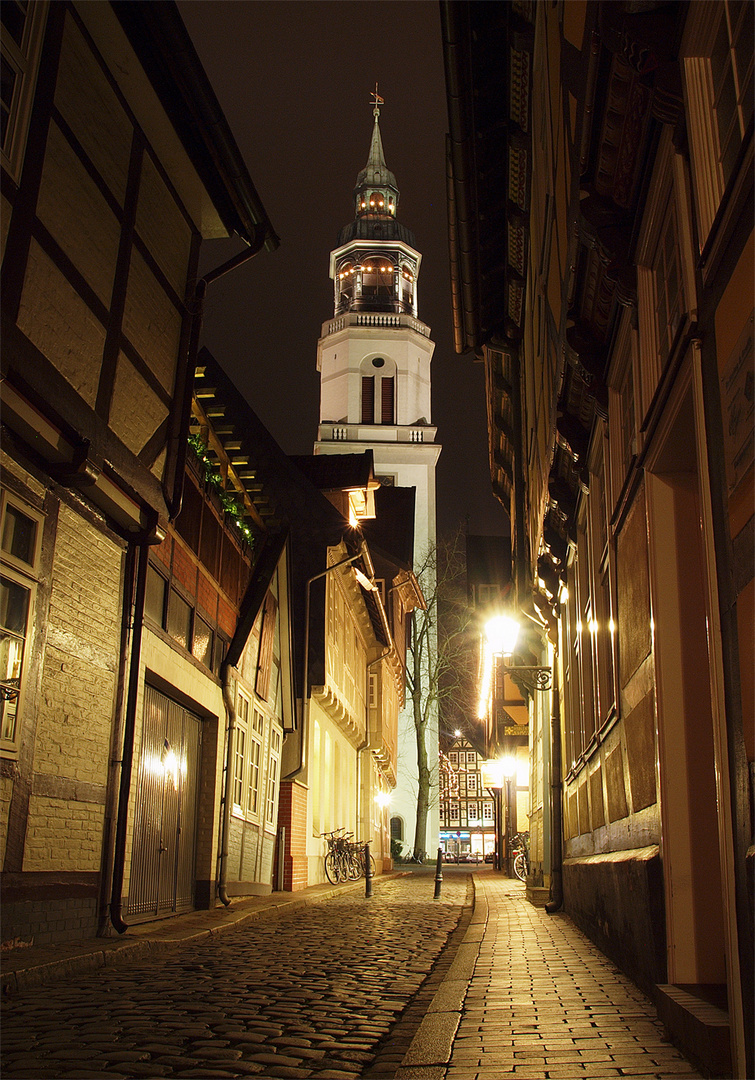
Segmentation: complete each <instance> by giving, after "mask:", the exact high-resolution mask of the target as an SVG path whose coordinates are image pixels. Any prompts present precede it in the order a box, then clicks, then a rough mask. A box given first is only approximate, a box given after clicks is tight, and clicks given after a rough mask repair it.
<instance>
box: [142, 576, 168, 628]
mask: <svg viewBox="0 0 755 1080" xmlns="http://www.w3.org/2000/svg"><path fill="white" fill-rule="evenodd" d="M167 591H168V583H167V582H166V580H165V578H164V577H163V576H162V574H158V572H157V570H155V568H154V566H148V567H147V591H146V594H145V598H144V614H145V615H147V616H148V617H149V618H150V619H152V621H153V622H156V623H157V625H158V626H163V625H164V619H165V596H166V593H167Z"/></svg>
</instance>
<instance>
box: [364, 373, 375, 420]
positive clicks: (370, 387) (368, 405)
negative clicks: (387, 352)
mask: <svg viewBox="0 0 755 1080" xmlns="http://www.w3.org/2000/svg"><path fill="white" fill-rule="evenodd" d="M362 423H363V424H374V423H375V380H374V379H373V377H372V376H371V375H365V376H363V377H362Z"/></svg>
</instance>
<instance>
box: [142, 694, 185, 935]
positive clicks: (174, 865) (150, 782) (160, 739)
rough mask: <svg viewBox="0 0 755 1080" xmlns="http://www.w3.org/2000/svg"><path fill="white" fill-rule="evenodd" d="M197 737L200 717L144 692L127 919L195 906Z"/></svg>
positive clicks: (169, 701)
mask: <svg viewBox="0 0 755 1080" xmlns="http://www.w3.org/2000/svg"><path fill="white" fill-rule="evenodd" d="M201 734H202V724H201V721H200V719H199V717H198V716H195V715H194V714H193V713H190V712H189V711H188V710H187V709H184V708H183V706H181V705H179V704H178V703H177V702H175V701H172V700H171V699H170V698H168V697H166V696H165V695H164V694H161V693H160V692H159V691H158V690H155V689H154V688H153V687H151V686H146V687H145V690H144V725H143V730H142V749H141V756H140V759H139V775H138V785H137V797H136V807H135V811H134V843H133V848H132V856H131V879H130V884H129V899H128V914H129V915H144V916H148V917H153V918H154V917H158V916H161V915H171V914H175V913H177V912H180V911H187V910H190V909H191V908H192V907H193V906H194V855H195V848H196V826H197V794H198V791H199V749H200V745H201Z"/></svg>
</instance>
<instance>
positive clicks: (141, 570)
mask: <svg viewBox="0 0 755 1080" xmlns="http://www.w3.org/2000/svg"><path fill="white" fill-rule="evenodd" d="M136 552H137V555H136V558H137V559H138V566H137V571H136V595H135V597H134V607H133V624H132V625H133V631H132V634H131V665H130V668H129V679H128V698H127V701H126V717H125V722H124V729H123V760H122V762H121V782H120V787H119V791H118V817H117V823H116V830H115V851H114V853H113V889H112V893H111V896H110V921H111V922H112V924H113V926H114V927H115V929H116V930H117V931H118V933H119V934H122V933H123V932H124V930H128V924H127V923H125V922H124V921H123V917H122V914H121V908H122V904H123V871H124V867H125V864H126V833H127V827H128V808H129V795H130V792H131V772H132V766H133V761H134V737H135V734H136V705H137V700H138V697H139V686H140V683H141V679H140V665H141V652H142V628H143V626H144V598H145V594H146V591H147V567H148V566H149V546H148V545H147V544H145V543H141V544H139V545H138V546H136Z"/></svg>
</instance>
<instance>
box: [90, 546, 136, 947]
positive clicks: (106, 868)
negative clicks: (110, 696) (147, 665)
mask: <svg viewBox="0 0 755 1080" xmlns="http://www.w3.org/2000/svg"><path fill="white" fill-rule="evenodd" d="M136 553H137V549H136V546H135V545H134V544H129V545H128V546H127V548H126V558H125V564H124V569H123V586H122V589H123V604H122V607H121V639H120V649H119V652H118V681H117V697H116V707H115V718H114V723H113V737H112V744H111V746H112V748H111V751H110V773H109V775H108V786H107V794H106V803H105V823H106V826H105V827H106V830H107V831H106V834H105V845H104V847H105V850H104V853H103V857H102V884H101V893H100V914H99V920H98V927H97V936H98V937H107V936H108V931H109V927H110V895H109V890H110V886H111V883H112V880H113V869H114V865H115V861H114V860H115V824H116V818H117V815H118V789H119V781H118V779H117V778H116V775H115V774H116V770H118V773H120V769H121V766H122V764H123V761H122V752H123V735H124V714H125V704H126V703H125V695H126V672H127V670H128V646H129V640H130V636H131V606H132V604H133V602H134V589H135V588H136V563H137V559H136Z"/></svg>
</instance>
